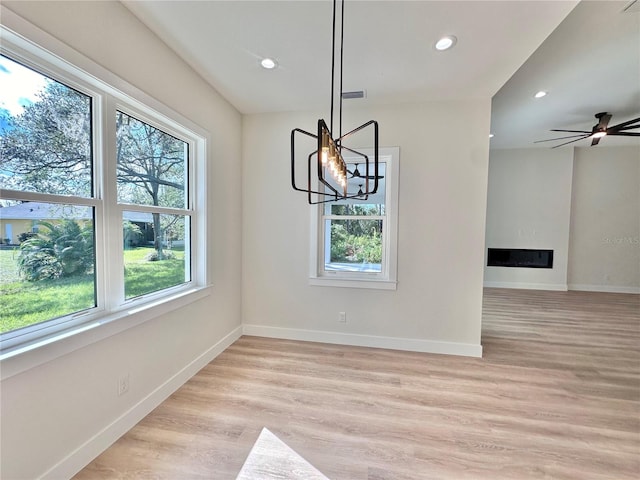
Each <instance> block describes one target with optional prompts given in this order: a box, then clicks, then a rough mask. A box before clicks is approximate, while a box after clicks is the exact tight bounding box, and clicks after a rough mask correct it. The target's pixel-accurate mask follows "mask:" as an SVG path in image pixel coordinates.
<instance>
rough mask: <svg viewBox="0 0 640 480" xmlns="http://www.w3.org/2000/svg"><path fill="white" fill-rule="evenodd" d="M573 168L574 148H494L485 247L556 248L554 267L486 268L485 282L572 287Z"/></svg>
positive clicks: (554, 287)
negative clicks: (569, 265)
mask: <svg viewBox="0 0 640 480" xmlns="http://www.w3.org/2000/svg"><path fill="white" fill-rule="evenodd" d="M572 168H573V149H571V148H565V149H562V148H558V149H553V150H552V149H548V148H544V149H543V148H528V149H505V150H495V149H492V150H491V152H490V155H489V191H488V198H487V233H486V235H487V236H486V247H487V248H525V249H545V250H553V268H552V269H543V268H519V267H486V266H485V273H484V281H485V286H493V287H512V288H540V289H548V290H566V289H567V263H568V257H569V253H568V247H569V219H570V216H571V177H572ZM485 256H486V253H485ZM485 265H486V260H485Z"/></svg>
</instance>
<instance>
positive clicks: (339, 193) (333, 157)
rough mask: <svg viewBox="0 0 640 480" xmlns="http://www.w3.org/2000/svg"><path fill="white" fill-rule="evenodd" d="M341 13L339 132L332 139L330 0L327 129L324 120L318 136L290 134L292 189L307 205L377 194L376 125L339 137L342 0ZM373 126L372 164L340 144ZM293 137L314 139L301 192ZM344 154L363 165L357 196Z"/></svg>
mask: <svg viewBox="0 0 640 480" xmlns="http://www.w3.org/2000/svg"><path fill="white" fill-rule="evenodd" d="M341 2H342V3H341V11H340V100H339V112H338V119H339V124H338V131H339V135H338V136H337V137H334V136H333V133H332V132H333V126H334V116H335V111H334V106H335V76H336V20H337V18H336V17H337V8H336V6H337V0H333V16H332V39H331V99H330V100H331V102H330V103H331V105H330V114H331V117H330V119H329V126H327V124H326V123H325V121H324V120H322V119H320V120H318V127H317V135H314V134H312V133H310V132H307V131H305V130H302V129H300V128H294V129H293V130H292V131H291V185H292V187H293V189H294V190H297V191H302V192H305V193H307V195H308V202H309V204H318V203H327V202H335V201H338V200H344V199H351V198H353V199H358V200H366V199H367V198H368V196H369V195H371V194H374V193H376V192H377V190H378V178H379V176H378V123H377V122H376V121H375V120H370V121H369V122H367V123H365V124H363V125H361V126H360V127H357V128H355V129H353V130H351V131H350V132H349V133H347V134H346V135H342V100H343V99H342V91H343V75H342V71H343V65H344V0H341ZM370 125H373V127H374V135H373V137H374V155H373V156H374V160H373V162H371V161H370V160H369V157H368V156H367V155H365V154H363V153H362V152H359V151H357V150H354V149H352V148H348V147H345V146H344V145H343V141H344V139H345V138H347V137H348V136H350V135H352V134H354V133H356V132H359V131H360V130H363V129H364V128H366V127H368V126H370ZM296 133H299V134H302V135H306V136H308V137H311V138H314V139H316V141H317V148H316V149H315V150H314V151H312V152H311V153H310V154H309V155H308V157H307V188H301V187H298V186H297V185H296V175H295V163H296V162H295V137H296ZM343 150H346V151H348V152H349V153H350V154H352V155H357V156H359V157H361V158H362V160H360V163H363V164H364V169H365V172H366V173H365V178H366V180H365V182H364V185H365V190H364V191H363V190H362V186H363V185H360V188H359V190H358V192H356V193H353V192H349V191H348V178H352V177H353V174H352V177H347V174H348V173H352V172H350V171H349V170H348V169H347V164H346V162H345V160H344V157H343V156H342V151H343ZM314 156H315V159H316V162H317V169H316V170H317V182H318V186H319V187H320V188H321V189H320V190H314V189H313V188H312V175H311V172H312V170H313V168H312V161H313V158H314ZM371 163H373V170H374V172H373V177H372V178H373V188H372V189H370V187H369V182H370V180H369V177H370V175H369V166H370V164H371ZM313 195H317V196H318V198H313Z"/></svg>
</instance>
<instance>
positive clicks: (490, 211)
mask: <svg viewBox="0 0 640 480" xmlns="http://www.w3.org/2000/svg"><path fill="white" fill-rule="evenodd" d="M486 242H487V245H486V246H487V248H489V247H494V248H541V249H547V248H551V249H553V250H554V268H553V270H546V269H533V268H506V267H485V276H484V279H485V286H498V287H509V288H540V289H548V290H556V289H559V290H566V289H569V290H592V291H605V292H606V291H609V292H623V293H640V148H638V147H631V146H628V147H608V146H606V145H602V144H600V145H598V146H597V147H573V148H572V147H565V148H558V149H550V148H527V149H504V150H502V149H494V150H491V152H490V154H489V192H488V199H487V229H486ZM485 265H486V261H485Z"/></svg>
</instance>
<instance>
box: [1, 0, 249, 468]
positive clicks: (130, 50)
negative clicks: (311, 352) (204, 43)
mask: <svg viewBox="0 0 640 480" xmlns="http://www.w3.org/2000/svg"><path fill="white" fill-rule="evenodd" d="M3 5H4V6H5V7H9V8H10V9H11V10H13V11H14V12H16V13H18V14H20V15H21V16H22V17H24V18H26V19H28V20H29V21H31V22H32V23H33V24H35V25H36V26H39V27H40V28H42V29H43V30H45V31H46V32H48V33H50V34H51V35H53V36H54V37H56V38H57V39H59V40H61V41H62V42H64V43H66V44H67V45H69V46H71V47H73V48H75V49H76V50H78V51H80V52H81V53H82V54H84V55H85V56H87V57H89V58H90V59H92V60H93V61H95V62H96V63H98V64H100V65H102V66H103V67H105V68H107V69H109V70H110V71H112V72H114V73H115V74H117V75H119V76H120V77H121V78H123V79H124V80H126V81H128V82H130V83H131V84H133V85H134V86H136V87H138V88H139V89H141V90H143V91H144V92H146V93H148V94H150V95H151V96H153V97H155V98H156V99H159V100H160V101H162V102H163V103H165V104H166V105H167V106H169V107H170V108H172V109H174V110H176V111H177V112H179V113H180V114H182V115H183V116H185V117H187V118H189V119H190V120H192V121H193V122H195V123H197V124H199V125H200V126H201V127H203V128H204V129H206V130H208V131H209V132H210V133H211V137H212V145H210V149H209V158H208V161H209V178H208V181H207V189H208V219H209V222H210V223H209V232H208V235H207V236H208V239H209V243H210V251H209V255H210V257H209V258H210V259H211V260H210V265H208V272H209V278H210V280H211V282H212V283H213V285H214V288H213V294H212V295H210V296H208V297H206V298H204V299H201V300H199V301H198V302H197V303H194V304H191V305H189V306H187V307H185V308H182V309H179V310H176V311H173V312H170V313H167V314H165V315H162V316H160V317H158V318H156V319H153V320H150V321H147V322H146V323H144V324H142V325H140V326H138V327H135V328H132V329H130V330H127V331H125V332H123V333H120V334H118V335H115V336H112V337H109V338H108V339H106V340H102V341H100V342H98V343H94V344H92V345H90V346H88V347H86V348H84V349H80V350H76V351H74V352H72V353H70V354H67V355H64V356H62V357H59V358H57V359H56V360H53V361H51V362H48V363H45V364H43V365H41V366H39V367H35V368H32V369H30V370H27V371H25V372H23V373H19V374H17V375H15V376H11V377H10V378H8V379H6V380H4V381H2V384H1V386H0V388H1V398H0V399H1V408H2V410H1V415H2V418H1V421H2V429H1V437H0V438H1V448H0V451H1V454H0V455H1V457H0V464H1V466H2V467H1V468H2V472H1V476H2V478H6V479H32V478H37V477H40V476H42V475H45V474H47V476H49V477H51V478H65V477H68V476H70V475H71V474H73V473H74V469H77V468H81V467H82V466H83V465H84V463H86V462H88V461H89V460H91V458H92V456H93V455H95V454H97V453H99V449H100V448H103V447H106V446H107V445H103V442H104V441H105V439H108V438H109V437H110V436H111V437H113V438H112V439H115V437H117V435H119V434H120V433H123V431H124V430H123V429H125V430H126V428H128V427H131V426H132V425H133V424H134V423H135V422H136V421H138V420H139V419H140V418H142V416H143V415H144V414H145V413H147V412H148V409H149V408H150V406H153V404H154V402H157V401H160V400H161V399H162V398H164V396H166V395H167V394H169V393H170V392H171V390H172V389H173V388H175V387H177V386H178V385H179V384H180V383H181V382H183V381H184V380H185V379H186V378H185V376H188V375H189V374H190V373H192V371H193V368H194V365H195V366H197V364H198V362H201V361H203V359H204V360H206V358H207V356H208V355H209V356H210V355H212V354H214V353H215V349H216V345H218V346H220V345H222V344H224V343H225V342H227V341H229V339H230V338H232V337H233V335H234V332H239V331H240V320H241V318H240V313H241V296H240V294H241V291H240V287H241V281H240V275H241V257H240V255H241V248H240V245H241V223H240V215H241V208H240V204H241V200H242V199H241V195H240V189H241V183H240V173H241V162H240V160H241V158H240V155H241V126H242V121H241V116H240V114H239V113H238V112H237V111H236V110H235V109H234V108H233V107H232V106H230V105H229V104H228V103H227V102H226V101H225V100H224V99H223V98H222V97H220V96H219V95H218V94H217V93H216V92H215V91H214V90H213V89H212V88H211V87H210V86H208V85H207V84H206V83H205V82H204V80H203V79H202V78H201V77H199V76H198V75H196V74H195V73H194V72H193V71H192V70H191V69H190V68H189V67H188V66H187V65H186V64H185V63H184V62H183V61H182V60H180V59H179V58H178V57H177V56H176V55H175V54H174V53H173V52H172V51H171V50H169V48H168V47H167V46H166V45H165V44H164V43H163V42H162V41H161V40H160V39H158V38H157V37H156V36H154V35H153V34H152V33H151V32H150V31H149V30H148V29H146V27H144V26H143V25H142V24H141V23H140V22H138V21H137V20H136V19H135V17H133V16H132V15H131V14H130V13H129V11H128V10H127V9H126V8H125V7H123V6H122V5H121V4H120V3H119V2H68V3H67V2H10V1H5V2H3ZM5 20H6V19H5V18H3V23H4V22H5ZM229 335H231V337H229ZM219 342H222V343H219ZM123 372H130V391H129V392H128V393H127V394H125V395H123V396H121V397H118V396H117V387H116V386H117V379H118V378H119V377H120V376H121V375H122V374H123ZM94 435H97V437H95V438H94ZM47 472H48V473H47Z"/></svg>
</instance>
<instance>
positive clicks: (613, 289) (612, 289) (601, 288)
mask: <svg viewBox="0 0 640 480" xmlns="http://www.w3.org/2000/svg"><path fill="white" fill-rule="evenodd" d="M569 290H580V291H583V292H607V293H635V294H640V287H626V286H620V285H586V284H579V283H570V284H569Z"/></svg>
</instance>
